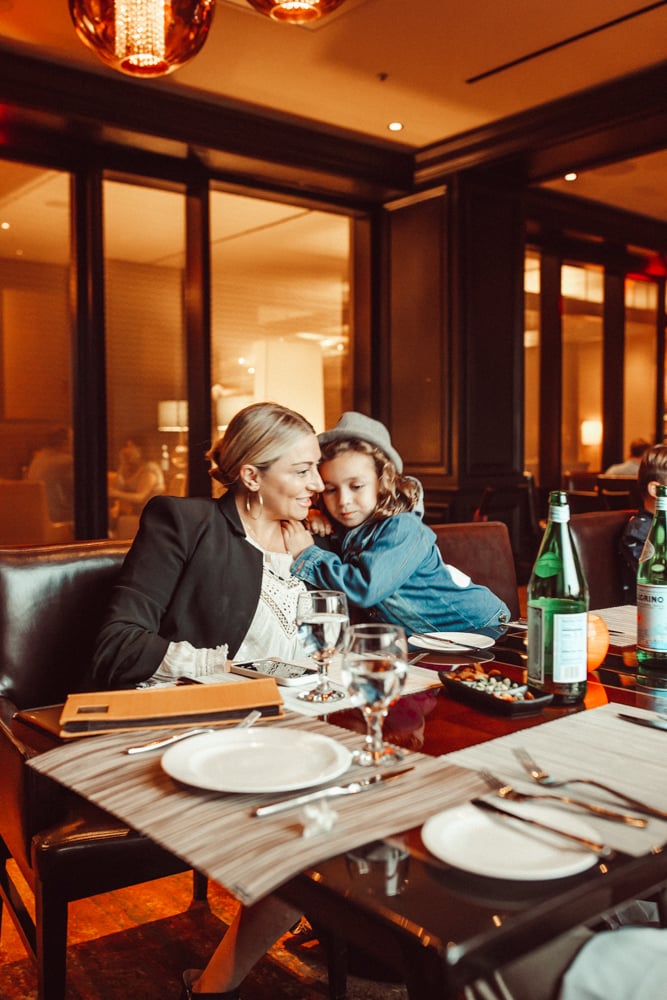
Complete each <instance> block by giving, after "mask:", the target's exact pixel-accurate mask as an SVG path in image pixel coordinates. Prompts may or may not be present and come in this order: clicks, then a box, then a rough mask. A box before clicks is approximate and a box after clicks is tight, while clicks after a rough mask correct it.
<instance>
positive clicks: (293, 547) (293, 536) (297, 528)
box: [280, 521, 313, 559]
mask: <svg viewBox="0 0 667 1000" xmlns="http://www.w3.org/2000/svg"><path fill="white" fill-rule="evenodd" d="M280 526H281V528H282V531H283V540H284V542H285V548H286V549H287V551H288V552H289V554H290V555H291V556H292V558H293V559H296V557H297V556H300V555H301V553H302V552H303V551H304V550H305V549H309V548H310V546H311V545H312V544H313V536H312V535H311V533H310V532H309V531H308V529H307V528H305V527H304V526H303V524H302V523H301V521H281V522H280Z"/></svg>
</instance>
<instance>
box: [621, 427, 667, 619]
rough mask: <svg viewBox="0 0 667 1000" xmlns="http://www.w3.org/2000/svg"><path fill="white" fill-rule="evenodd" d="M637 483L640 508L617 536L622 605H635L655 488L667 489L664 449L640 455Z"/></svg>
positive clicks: (652, 510) (666, 459)
mask: <svg viewBox="0 0 667 1000" xmlns="http://www.w3.org/2000/svg"><path fill="white" fill-rule="evenodd" d="M637 482H638V483H639V490H640V492H641V497H642V506H641V507H640V508H639V510H638V511H637V513H636V514H633V516H632V517H631V518H630V520H629V521H628V523H627V524H626V526H625V528H624V529H623V534H622V536H621V543H620V554H621V562H622V571H623V592H624V594H625V603H626V604H636V603H637V568H638V566H639V557H640V555H641V554H642V549H643V548H644V542H645V541H646V536H647V535H648V531H649V528H650V527H651V521H652V520H653V514H654V513H655V498H656V487H657V486H667V446H666V445H663V444H657V445H655V446H654V447H653V448H649V449H648V451H646V452H644V455H643V457H642V460H641V462H640V464H639V472H638V473H637Z"/></svg>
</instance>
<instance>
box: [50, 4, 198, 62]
mask: <svg viewBox="0 0 667 1000" xmlns="http://www.w3.org/2000/svg"><path fill="white" fill-rule="evenodd" d="M214 8H215V0H69V10H70V14H71V16H72V21H73V22H74V27H75V28H76V33H77V35H78V36H79V38H80V39H81V41H82V42H83V43H84V44H85V45H87V46H88V47H89V48H90V49H92V50H93V52H94V53H95V55H96V56H98V57H99V58H100V59H101V60H102V62H104V63H106V64H107V65H108V66H112V67H113V69H117V70H119V71H120V72H121V73H126V74H128V75H129V76H139V77H154V76H165V75H166V74H167V73H171V72H173V70H175V69H178V68H179V66H182V65H183V64H184V63H186V62H187V61H188V60H189V59H192V57H193V56H196V55H197V53H198V52H199V50H200V49H201V47H202V45H203V44H204V42H205V41H206V37H207V35H208V32H209V28H210V27H211V21H212V20H213V11H214Z"/></svg>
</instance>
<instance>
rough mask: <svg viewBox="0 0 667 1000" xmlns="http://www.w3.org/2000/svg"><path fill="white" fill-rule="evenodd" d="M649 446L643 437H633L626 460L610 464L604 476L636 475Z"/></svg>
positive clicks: (648, 442) (649, 443)
mask: <svg viewBox="0 0 667 1000" xmlns="http://www.w3.org/2000/svg"><path fill="white" fill-rule="evenodd" d="M650 447H651V442H650V441H645V440H644V438H635V439H634V441H631V442H630V454H629V455H628V457H627V458H626V460H625V461H624V462H617V464H616V465H610V466H609V468H608V469H607V471H606V472H605V476H636V475H637V473H638V472H639V463H640V462H641V460H642V456H643V455H644V453H645V452H646V451H648V449H649V448H650Z"/></svg>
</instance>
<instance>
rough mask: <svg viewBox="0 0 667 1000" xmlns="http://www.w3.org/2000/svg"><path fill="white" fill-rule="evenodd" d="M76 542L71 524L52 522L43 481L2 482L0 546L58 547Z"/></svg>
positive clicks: (15, 480) (67, 522) (4, 480)
mask: <svg viewBox="0 0 667 1000" xmlns="http://www.w3.org/2000/svg"><path fill="white" fill-rule="evenodd" d="M73 539H74V527H73V524H72V522H71V521H52V520H51V518H50V517H49V504H48V499H47V494H46V486H45V485H44V483H42V482H40V481H36V482H29V481H28V480H26V479H0V545H57V544H59V543H60V542H71V541H73Z"/></svg>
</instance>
